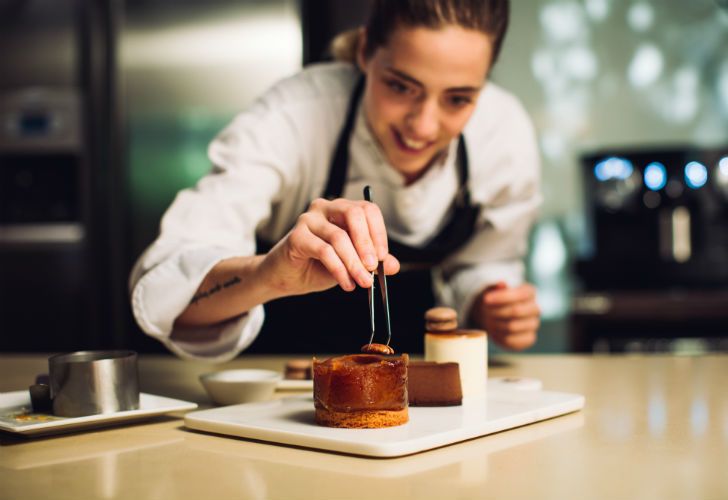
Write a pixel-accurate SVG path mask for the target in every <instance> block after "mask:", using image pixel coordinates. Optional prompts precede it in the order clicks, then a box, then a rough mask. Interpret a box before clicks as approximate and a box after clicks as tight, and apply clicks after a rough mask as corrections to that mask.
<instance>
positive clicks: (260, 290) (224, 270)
mask: <svg viewBox="0 0 728 500" xmlns="http://www.w3.org/2000/svg"><path fill="white" fill-rule="evenodd" d="M264 258H265V256H264V255H255V256H251V257H234V258H231V259H226V260H223V261H221V262H219V263H218V264H217V265H215V267H213V268H212V269H211V270H210V272H209V273H207V276H205V278H204V279H203V281H202V283H201V284H200V286H199V287H198V289H197V291H196V292H195V294H194V296H193V297H192V300H191V301H190V303H189V305H188V306H187V308H186V309H185V310H184V311H183V312H182V314H180V315H179V316H178V317H177V319H176V321H175V324H176V325H177V326H181V327H192V326H201V325H211V324H215V323H220V322H222V321H225V320H229V319H231V318H235V317H237V316H240V315H241V314H244V313H246V312H248V311H249V310H250V309H252V308H253V307H255V306H257V305H260V304H264V303H266V302H269V301H271V300H273V299H275V298H278V297H280V296H281V293H280V292H279V291H277V290H274V289H273V288H272V287H271V286H270V285H269V280H266V279H265V278H264V276H262V275H261V274H262V273H261V269H260V268H261V266H260V264H261V262H262V261H263V259H264Z"/></svg>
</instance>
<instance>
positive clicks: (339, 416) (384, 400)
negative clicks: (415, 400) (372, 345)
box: [313, 354, 409, 427]
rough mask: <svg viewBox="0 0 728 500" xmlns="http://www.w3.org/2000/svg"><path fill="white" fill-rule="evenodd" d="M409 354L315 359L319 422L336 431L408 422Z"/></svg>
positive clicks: (315, 390) (317, 417) (357, 355)
mask: <svg viewBox="0 0 728 500" xmlns="http://www.w3.org/2000/svg"><path fill="white" fill-rule="evenodd" d="M408 363H409V357H408V356H407V354H402V355H400V356H381V355H376V354H352V355H347V356H340V357H335V358H331V359H327V360H326V361H318V360H316V359H314V363H313V372H314V376H313V380H314V384H313V396H314V406H315V408H316V421H317V422H318V423H319V424H321V425H328V426H334V427H388V426H392V425H401V424H403V423H406V422H407V420H408V412H407V408H408V397H407V365H408Z"/></svg>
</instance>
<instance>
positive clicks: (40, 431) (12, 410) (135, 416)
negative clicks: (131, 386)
mask: <svg viewBox="0 0 728 500" xmlns="http://www.w3.org/2000/svg"><path fill="white" fill-rule="evenodd" d="M195 408H197V403H191V402H189V401H182V400H179V399H172V398H166V397H163V396H155V395H153V394H145V393H141V394H139V409H137V410H129V411H117V412H115V413H105V414H101V415H88V416H85V417H55V416H46V415H39V414H31V416H32V418H30V419H29V420H20V419H18V415H25V414H30V413H31V405H30V394H29V393H28V391H15V392H0V430H3V431H7V432H13V433H17V434H23V435H26V436H35V435H47V434H55V433H58V432H69V431H76V430H80V429H86V428H93V427H101V426H107V425H113V424H116V423H126V422H130V421H133V420H141V419H144V418H150V417H154V416H157V415H164V414H165V413H171V412H175V411H184V410H194V409H195ZM38 417H41V418H44V419H45V418H47V420H42V421H41V420H39V418H38Z"/></svg>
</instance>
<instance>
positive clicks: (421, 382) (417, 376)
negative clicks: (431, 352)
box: [407, 361, 463, 406]
mask: <svg viewBox="0 0 728 500" xmlns="http://www.w3.org/2000/svg"><path fill="white" fill-rule="evenodd" d="M407 395H408V397H409V404H410V406H458V405H461V404H463V390H462V386H461V385H460V367H459V366H458V364H457V363H435V362H434V361H410V364H409V367H408V368H407Z"/></svg>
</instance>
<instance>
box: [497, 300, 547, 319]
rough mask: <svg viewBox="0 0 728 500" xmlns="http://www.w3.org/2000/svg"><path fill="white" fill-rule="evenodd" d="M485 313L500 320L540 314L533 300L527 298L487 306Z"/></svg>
mask: <svg viewBox="0 0 728 500" xmlns="http://www.w3.org/2000/svg"><path fill="white" fill-rule="evenodd" d="M486 314H487V315H488V316H489V317H491V318H495V319H500V320H504V319H517V318H527V317H538V316H540V315H541V309H540V308H539V306H538V304H537V303H536V301H535V300H527V301H523V302H515V303H512V304H507V305H504V306H489V307H488V309H487V313H486Z"/></svg>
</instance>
